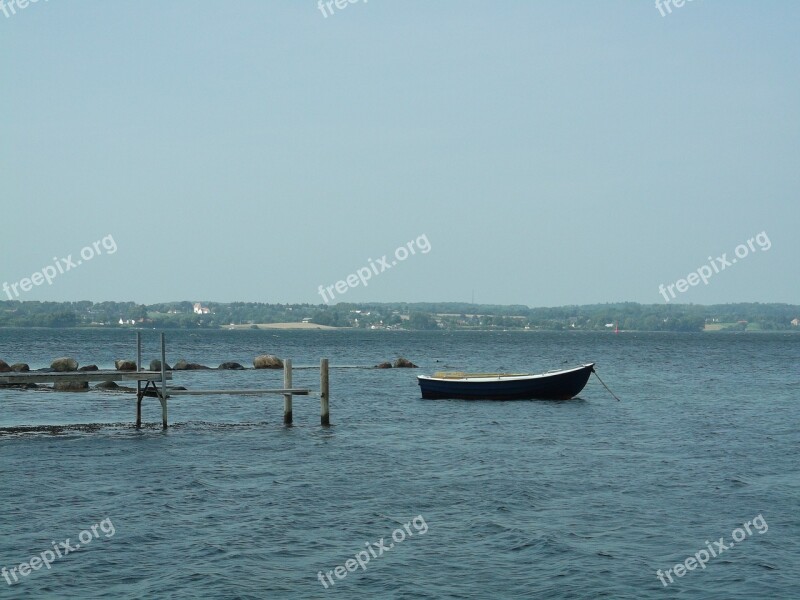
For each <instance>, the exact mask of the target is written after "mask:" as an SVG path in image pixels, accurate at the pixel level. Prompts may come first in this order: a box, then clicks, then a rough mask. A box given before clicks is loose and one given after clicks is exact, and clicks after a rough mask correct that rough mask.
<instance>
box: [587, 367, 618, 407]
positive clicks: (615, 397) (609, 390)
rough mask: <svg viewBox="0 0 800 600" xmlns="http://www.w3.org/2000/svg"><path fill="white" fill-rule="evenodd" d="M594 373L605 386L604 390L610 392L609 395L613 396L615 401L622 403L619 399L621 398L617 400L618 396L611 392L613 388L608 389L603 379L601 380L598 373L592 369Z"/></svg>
mask: <svg viewBox="0 0 800 600" xmlns="http://www.w3.org/2000/svg"><path fill="white" fill-rule="evenodd" d="M592 373H594V376H595V377H597V380H598V381H599V382H600V383H602V384H603V387H604V388H606V389H607V390H608V393H609V394H611V395H612V396H614V399H615V400H616V401H617V402H619V401H620V399H619V398H617V395H616V394H615V393H614V392H612V391H611V388H610V387H608V386H607V385H606V384H605V382H603V380H602V379H600V375H598V374H597V371H595V370H594V367H592Z"/></svg>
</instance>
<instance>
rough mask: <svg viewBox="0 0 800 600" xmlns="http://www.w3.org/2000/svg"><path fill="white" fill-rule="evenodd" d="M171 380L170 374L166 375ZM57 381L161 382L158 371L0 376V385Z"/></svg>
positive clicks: (74, 372) (76, 372)
mask: <svg viewBox="0 0 800 600" xmlns="http://www.w3.org/2000/svg"><path fill="white" fill-rule="evenodd" d="M166 378H167V379H172V373H171V372H167V373H166ZM59 381H161V373H159V372H158V371H70V372H67V373H30V372H28V373H14V374H13V375H12V374H8V373H6V374H0V383H13V384H20V383H55V382H59Z"/></svg>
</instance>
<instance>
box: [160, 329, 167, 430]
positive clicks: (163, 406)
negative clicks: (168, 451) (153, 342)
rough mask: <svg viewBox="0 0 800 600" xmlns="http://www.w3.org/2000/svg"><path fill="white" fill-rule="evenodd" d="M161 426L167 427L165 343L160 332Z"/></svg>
mask: <svg viewBox="0 0 800 600" xmlns="http://www.w3.org/2000/svg"><path fill="white" fill-rule="evenodd" d="M161 428H162V429H166V428H167V345H166V342H165V340H164V334H163V333H162V334H161Z"/></svg>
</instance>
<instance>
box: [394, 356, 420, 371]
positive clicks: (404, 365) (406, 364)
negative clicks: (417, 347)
mask: <svg viewBox="0 0 800 600" xmlns="http://www.w3.org/2000/svg"><path fill="white" fill-rule="evenodd" d="M393 366H394V368H395V369H416V368H418V367H417V365H415V364H414V363H412V362H411V361H410V360H408V359H407V358H403V357H402V356H401V357H400V358H398V359H397V360H396V361H394V365H393Z"/></svg>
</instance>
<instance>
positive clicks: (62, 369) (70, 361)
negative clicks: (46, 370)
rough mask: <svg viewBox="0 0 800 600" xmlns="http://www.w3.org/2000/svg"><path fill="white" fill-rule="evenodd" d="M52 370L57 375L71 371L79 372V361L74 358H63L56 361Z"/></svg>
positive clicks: (52, 364)
mask: <svg viewBox="0 0 800 600" xmlns="http://www.w3.org/2000/svg"><path fill="white" fill-rule="evenodd" d="M50 368H51V369H53V371H55V372H57V373H66V372H70V371H77V370H78V361H77V360H75V359H74V358H69V357H68V356H63V357H61V358H57V359H55V360H54V361H53V362H52V363H51V364H50Z"/></svg>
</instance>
